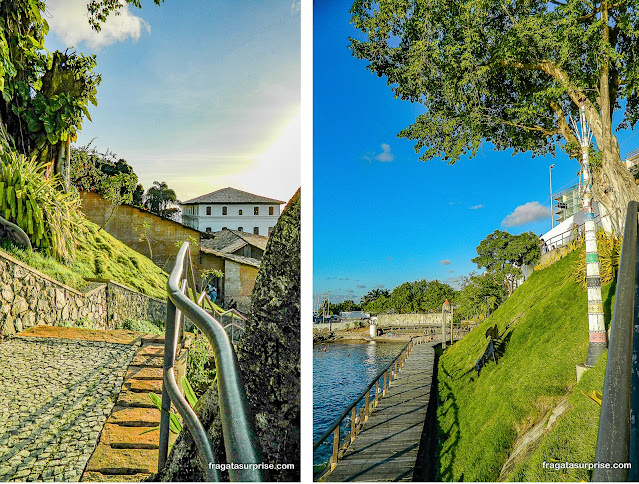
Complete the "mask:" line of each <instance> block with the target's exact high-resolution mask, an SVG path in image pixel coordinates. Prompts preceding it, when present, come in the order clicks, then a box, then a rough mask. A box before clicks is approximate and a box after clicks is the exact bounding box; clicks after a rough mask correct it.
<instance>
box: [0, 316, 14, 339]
mask: <svg viewBox="0 0 639 484" xmlns="http://www.w3.org/2000/svg"><path fill="white" fill-rule="evenodd" d="M15 332H16V328H15V326H14V325H13V317H12V316H11V315H10V314H7V315H6V317H5V320H4V323H3V324H2V331H1V333H2V335H3V336H9V335H12V334H14V333H15Z"/></svg>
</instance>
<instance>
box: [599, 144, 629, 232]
mask: <svg viewBox="0 0 639 484" xmlns="http://www.w3.org/2000/svg"><path fill="white" fill-rule="evenodd" d="M603 145H604V146H603V149H601V147H600V151H601V153H602V163H601V167H598V168H595V169H594V170H593V190H594V192H595V200H596V201H597V202H599V213H600V214H601V218H602V220H603V219H604V217H605V218H607V219H608V221H609V222H610V225H611V227H612V231H613V232H614V233H615V234H616V235H617V236H620V237H621V236H623V231H624V224H625V220H626V210H627V207H628V202H629V201H631V200H639V188H637V185H636V184H635V180H634V178H633V176H632V175H631V174H630V172H629V171H628V170H627V169H626V166H625V164H624V163H623V162H622V161H621V157H620V155H619V147H618V145H617V141H616V138H615V137H614V136H612V140H611V142H609V143H604V144H603ZM598 146H601V145H599V144H598Z"/></svg>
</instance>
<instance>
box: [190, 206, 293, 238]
mask: <svg viewBox="0 0 639 484" xmlns="http://www.w3.org/2000/svg"><path fill="white" fill-rule="evenodd" d="M207 207H210V209H211V214H210V215H207ZM224 207H226V215H224ZM255 208H257V210H258V215H254V214H255ZM270 208H272V209H273V210H272V211H273V215H269V213H270V210H269V209H270ZM240 213H241V215H240ZM279 216H280V206H279V205H270V204H268V205H267V204H264V205H262V204H259V205H258V204H227V205H222V204H199V205H185V206H184V207H183V219H184V223H185V224H186V225H189V226H191V227H193V228H195V229H197V230H199V231H201V232H206V231H207V229H209V231H211V232H217V231H219V230H222V229H223V228H227V229H231V230H242V231H243V232H249V233H255V229H256V227H257V230H258V234H259V235H264V236H266V235H268V234H269V229H271V230H272V228H273V227H275V224H276V223H277V219H278V218H279Z"/></svg>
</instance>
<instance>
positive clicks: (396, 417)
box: [322, 343, 435, 482]
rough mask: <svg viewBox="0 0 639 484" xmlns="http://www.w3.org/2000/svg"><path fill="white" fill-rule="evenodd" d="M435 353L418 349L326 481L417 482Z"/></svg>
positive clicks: (427, 346) (427, 348)
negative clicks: (417, 464) (418, 456)
mask: <svg viewBox="0 0 639 484" xmlns="http://www.w3.org/2000/svg"><path fill="white" fill-rule="evenodd" d="M434 361H435V351H434V349H433V346H432V343H431V344H429V343H424V344H420V345H417V346H415V348H414V349H413V351H412V353H411V355H410V356H409V357H408V359H407V360H406V363H405V366H404V368H403V369H402V370H401V371H400V372H399V373H398V375H397V379H396V380H394V381H393V384H392V386H391V387H390V388H389V390H388V391H387V393H386V396H385V397H384V398H382V399H381V400H380V401H379V404H378V406H377V408H375V410H374V411H373V413H372V414H371V416H370V417H369V419H368V421H367V422H366V423H365V424H364V427H363V429H362V431H361V432H360V434H359V435H358V436H357V437H356V438H355V440H354V441H353V443H352V444H351V445H350V447H349V448H348V449H347V450H346V452H345V453H344V456H343V457H342V459H341V460H340V461H338V463H337V466H336V467H335V469H334V470H333V472H332V473H330V474H329V475H328V476H326V478H324V479H322V480H325V481H337V482H345V481H411V480H412V479H413V471H414V469H415V465H416V461H417V453H418V450H419V445H420V441H421V437H422V430H423V428H424V423H425V420H426V412H427V409H428V402H429V399H430V391H431V383H432V381H433V370H434Z"/></svg>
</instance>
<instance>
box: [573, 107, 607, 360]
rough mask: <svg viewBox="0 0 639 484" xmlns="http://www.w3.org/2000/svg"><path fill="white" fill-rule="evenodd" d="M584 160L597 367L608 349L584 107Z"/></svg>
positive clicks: (592, 351)
mask: <svg viewBox="0 0 639 484" xmlns="http://www.w3.org/2000/svg"><path fill="white" fill-rule="evenodd" d="M580 121H581V135H580V136H579V138H580V142H581V157H582V164H583V177H584V194H583V207H584V222H585V224H584V225H585V226H584V235H585V239H586V288H587V290H588V330H589V344H588V356H587V357H586V363H585V365H586V366H589V367H591V366H595V363H597V360H598V359H599V356H600V355H601V353H603V351H604V350H605V349H606V326H605V323H604V313H603V301H602V298H601V277H600V276H599V256H598V254H597V232H596V230H595V214H594V211H593V196H592V178H591V173H590V157H589V148H590V132H589V130H588V128H587V124H586V113H585V108H584V106H583V105H582V106H581V113H580Z"/></svg>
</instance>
